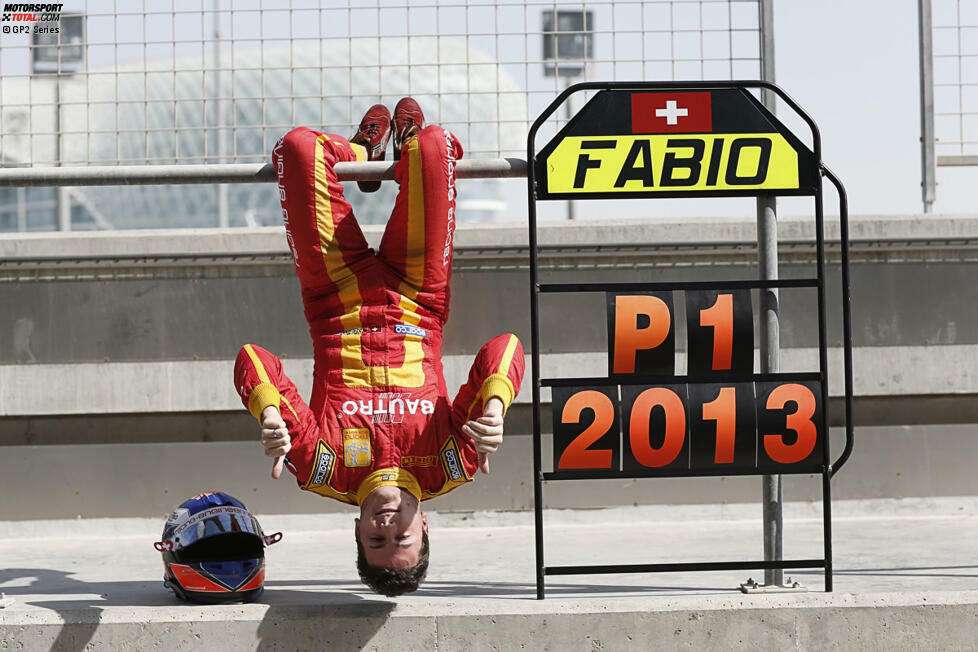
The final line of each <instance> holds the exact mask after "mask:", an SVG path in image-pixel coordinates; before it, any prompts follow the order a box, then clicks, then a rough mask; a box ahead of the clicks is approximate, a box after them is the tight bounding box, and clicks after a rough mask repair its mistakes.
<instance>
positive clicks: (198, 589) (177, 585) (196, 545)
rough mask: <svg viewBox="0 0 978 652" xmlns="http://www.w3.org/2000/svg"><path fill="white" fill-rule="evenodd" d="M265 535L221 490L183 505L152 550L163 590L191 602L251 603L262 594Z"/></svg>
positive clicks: (275, 537) (277, 536) (268, 541)
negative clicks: (160, 568)
mask: <svg viewBox="0 0 978 652" xmlns="http://www.w3.org/2000/svg"><path fill="white" fill-rule="evenodd" d="M281 538H282V533H281V532H276V533H275V534H273V535H270V536H265V534H264V533H263V532H262V529H261V526H260V525H259V524H258V520H257V519H256V518H255V517H254V516H253V515H252V514H251V512H249V511H248V508H247V507H245V506H244V504H243V503H241V501H239V500H238V499H236V498H234V497H233V496H230V495H228V494H226V493H224V492H221V491H213V492H212V491H207V492H204V493H202V494H198V495H196V496H194V497H193V498H190V499H189V500H185V501H184V502H182V503H181V504H180V506H179V507H177V508H176V509H175V510H174V511H173V513H172V514H171V515H170V518H168V519H167V521H166V524H165V525H164V526H163V537H162V540H160V541H157V542H156V543H155V544H154V546H155V548H156V549H157V550H159V551H160V552H161V553H163V568H164V574H163V586H165V587H167V588H169V589H172V590H173V592H174V593H175V594H176V595H177V597H178V598H180V599H182V600H189V601H191V602H207V603H214V602H251V601H252V600H255V599H257V598H258V597H259V596H260V595H261V594H262V591H263V590H264V583H265V546H269V545H272V544H273V543H276V542H278V541H279V540H280V539H281Z"/></svg>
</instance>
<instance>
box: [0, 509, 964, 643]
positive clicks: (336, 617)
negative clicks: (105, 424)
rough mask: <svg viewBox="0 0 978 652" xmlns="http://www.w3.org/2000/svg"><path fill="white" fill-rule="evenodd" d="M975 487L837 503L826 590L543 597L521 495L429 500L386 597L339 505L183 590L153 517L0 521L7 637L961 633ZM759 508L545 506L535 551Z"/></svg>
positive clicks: (577, 639) (630, 580) (646, 556)
mask: <svg viewBox="0 0 978 652" xmlns="http://www.w3.org/2000/svg"><path fill="white" fill-rule="evenodd" d="M975 506H976V500H975V498H969V497H962V498H947V499H939V500H905V501H853V502H852V503H848V502H841V503H836V507H837V508H838V510H837V511H838V516H837V517H836V519H835V521H834V525H835V530H836V542H835V552H834V561H835V569H836V573H835V584H836V593H824V592H822V591H821V589H822V583H821V572H820V571H811V572H805V571H802V572H801V573H799V574H792V575H793V576H794V577H795V578H797V579H799V580H800V581H801V582H802V584H804V585H805V586H807V587H808V588H809V591H810V592H808V593H801V594H780V595H758V594H752V595H744V594H741V593H740V592H739V591H738V590H737V586H738V584H739V583H740V582H743V581H745V580H746V573H745V574H738V573H667V574H646V575H605V576H593V575H592V576H567V577H562V578H556V579H555V578H550V579H549V580H548V583H547V596H548V597H547V599H546V600H543V601H538V600H536V599H534V598H535V591H534V586H533V579H532V578H533V570H532V569H533V566H532V545H533V528H532V525H531V518H530V516H529V514H527V513H510V514H498V513H496V514H494V513H476V514H469V515H468V516H467V517H466V516H463V515H450V516H447V517H444V518H443V517H442V516H440V515H437V514H433V515H432V516H433V518H434V519H435V522H433V523H432V546H433V547H432V567H431V569H430V571H429V579H428V581H427V582H426V583H425V584H424V586H423V587H422V589H421V590H420V591H418V592H417V593H414V594H410V595H406V596H402V597H400V598H397V599H387V598H383V597H378V596H375V595H372V594H369V593H365V592H364V591H363V590H362V587H361V586H360V585H359V584H358V582H357V580H356V578H355V577H354V575H355V572H354V569H353V563H352V560H353V549H352V546H351V545H349V534H350V532H349V530H351V529H352V523H350V522H349V521H350V520H352V519H350V518H349V516H345V519H346V523H345V524H344V523H342V522H341V517H340V516H339V515H335V516H332V517H311V518H308V519H306V520H305V523H304V526H303V522H302V521H300V520H299V517H295V516H292V517H284V518H283V517H276V516H273V515H262V516H260V520H261V522H262V525H263V526H264V527H265V529H266V530H268V531H275V530H277V529H282V530H284V531H285V533H286V534H285V538H284V539H283V541H282V543H281V544H278V545H276V546H275V547H272V548H270V549H269V551H268V554H267V560H268V569H269V570H268V580H267V581H266V593H265V595H264V596H263V598H262V600H261V603H258V604H250V605H227V606H192V605H181V604H179V603H176V602H175V600H174V598H173V597H172V596H171V595H170V594H169V592H167V591H165V590H164V589H163V588H162V586H161V582H160V579H159V578H160V573H161V568H160V559H159V554H158V553H156V552H155V551H154V550H153V549H152V547H151V541H152V540H154V538H153V536H152V535H153V534H154V533H155V530H154V529H153V528H152V522H151V521H149V520H146V519H139V520H138V521H129V522H121V521H120V522H116V523H115V524H114V525H113V522H112V521H92V522H86V521H81V522H79V523H76V524H74V525H72V526H70V527H67V528H66V529H63V530H57V529H54V530H52V529H50V528H46V526H44V525H41V524H37V525H36V526H28V527H27V528H26V530H27V531H25V530H24V529H21V530H20V534H21V535H24V534H25V533H26V534H30V535H33V536H35V537H39V538H17V537H15V538H13V539H11V538H7V537H2V538H0V558H3V559H4V562H5V563H4V568H3V569H0V592H3V593H5V595H6V597H7V599H8V606H7V607H6V608H0V648H2V649H25V650H48V649H57V650H60V649H71V650H76V649H77V650H80V649H112V650H144V649H156V648H162V649H181V650H183V649H188V650H212V649H229V648H234V649H257V650H273V649H290V650H291V649H330V650H333V649H337V650H360V649H371V650H436V649H439V650H446V649H448V650H457V649H458V650H460V649H473V650H483V649H485V650H488V649H498V650H516V649H533V650H555V651H556V650H560V651H563V650H586V651H592V650H602V649H603V650H647V649H653V648H654V649H680V648H682V649H689V648H692V649H718V650H727V649H738V650H740V649H758V648H761V649H836V648H837V649H846V650H849V649H856V650H881V649H901V650H903V649H922V650H932V649H973V647H974V623H975V622H976V621H978V591H975V590H972V589H971V588H970V587H972V586H974V577H975V573H976V568H978V567H976V566H975V565H974V562H973V561H972V560H971V556H972V555H971V552H972V550H971V549H972V546H971V543H972V542H973V540H974V537H975V536H976V535H978V519H976V518H975V516H974V514H975V511H974V510H975ZM819 514H820V509H819V507H818V506H817V505H811V504H806V503H788V504H786V506H785V531H786V543H785V558H787V559H792V558H806V557H808V556H810V555H811V556H814V555H817V554H818V551H820V550H821V521H820V518H819ZM760 520H761V519H760V508H759V506H757V505H753V506H749V505H723V506H720V505H714V506H700V507H675V506H662V507H655V508H639V509H634V510H632V509H629V508H618V509H615V510H590V511H583V510H581V511H572V512H547V514H546V515H545V527H546V536H547V539H546V541H547V556H548V559H549V560H551V563H558V564H559V563H565V562H566V561H568V560H584V561H585V562H586V563H592V562H593V557H594V556H596V555H598V556H601V557H602V558H604V559H607V558H609V557H611V559H610V560H609V561H611V562H612V563H614V561H615V560H621V561H622V563H626V562H634V561H636V560H639V561H651V560H652V559H654V560H656V561H667V562H670V561H695V560H705V559H714V560H716V559H735V558H740V559H751V558H757V557H758V556H759V550H760V547H761V539H760V525H761V523H760ZM52 525H53V526H54V527H55V528H57V527H59V524H58V523H55V524H52ZM157 525H158V527H162V518H161V519H159V521H158V523H157ZM16 527H17V525H16V524H9V523H8V524H2V527H0V532H3V533H5V534H9V533H10V532H11V528H16ZM32 527H33V529H31V528H32ZM86 528H87V529H86ZM110 540H111V542H112V545H106V544H107V543H108V542H109V541H110ZM612 542H613V543H612ZM324 550H329V551H330V554H323V551H324ZM650 558H652V559H650ZM937 589H946V590H937Z"/></svg>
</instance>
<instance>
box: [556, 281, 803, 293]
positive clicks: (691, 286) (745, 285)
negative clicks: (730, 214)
mask: <svg viewBox="0 0 978 652" xmlns="http://www.w3.org/2000/svg"><path fill="white" fill-rule="evenodd" d="M813 287H818V279H814V278H791V279H780V280H774V281H763V280H756V281H685V282H683V281H674V282H668V281H667V282H654V283H653V282H648V283H646V282H644V281H634V282H630V283H541V284H540V285H539V286H538V288H539V290H540V292H646V291H647V292H654V291H656V290H737V289H754V288H813Z"/></svg>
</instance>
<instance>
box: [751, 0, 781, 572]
mask: <svg viewBox="0 0 978 652" xmlns="http://www.w3.org/2000/svg"><path fill="white" fill-rule="evenodd" d="M758 12H759V15H758V24H759V25H760V32H761V33H760V39H761V79H763V80H764V81H768V82H771V83H772V84H773V83H774V80H775V75H774V2H773V0H761V1H760V2H758ZM761 102H762V103H763V104H764V106H765V107H766V108H767V109H768V110H770V111H771V113H774V112H775V95H774V93H773V92H771V91H770V90H768V89H764V90H762V91H761ZM757 255H758V260H757V265H758V274H759V276H758V278H760V279H761V280H764V281H768V280H771V281H773V280H777V278H778V213H777V198H775V197H758V198H757ZM760 303H761V306H760V308H761V315H760V321H761V323H760V331H761V332H760V345H761V346H760V348H761V350H760V356H761V373H777V372H778V371H780V370H781V329H780V325H779V321H778V290H777V288H767V289H765V290H761V302H760ZM762 483H763V485H762V486H763V491H762V498H761V500H762V502H763V518H764V561H780V560H781V559H783V553H782V548H783V542H784V532H783V529H782V528H783V520H782V514H781V500H782V496H783V494H782V488H781V476H780V475H765V476H764V477H763V480H762ZM764 584H765V585H766V586H771V587H774V586H782V585H783V584H784V569H781V568H767V569H765V570H764Z"/></svg>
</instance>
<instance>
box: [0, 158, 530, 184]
mask: <svg viewBox="0 0 978 652" xmlns="http://www.w3.org/2000/svg"><path fill="white" fill-rule="evenodd" d="M333 169H334V170H336V176H337V177H338V178H339V180H340V181H357V180H360V181H393V180H394V161H367V162H364V163H337V164H336V166H335V167H334V168H333ZM455 175H456V176H457V177H458V178H459V179H497V178H499V179H503V178H517V177H526V161H524V160H523V159H520V158H475V159H463V160H461V161H459V162H458V163H456V164H455ZM256 182H257V183H275V182H276V177H275V170H274V169H272V166H271V164H270V163H266V164H265V165H262V164H260V163H224V164H217V163H206V164H195V165H91V166H86V167H67V168H56V167H48V168H0V188H19V187H25V188H26V187H38V186H135V185H139V186H149V185H154V184H167V185H169V184H200V183H206V184H211V183H256Z"/></svg>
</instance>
